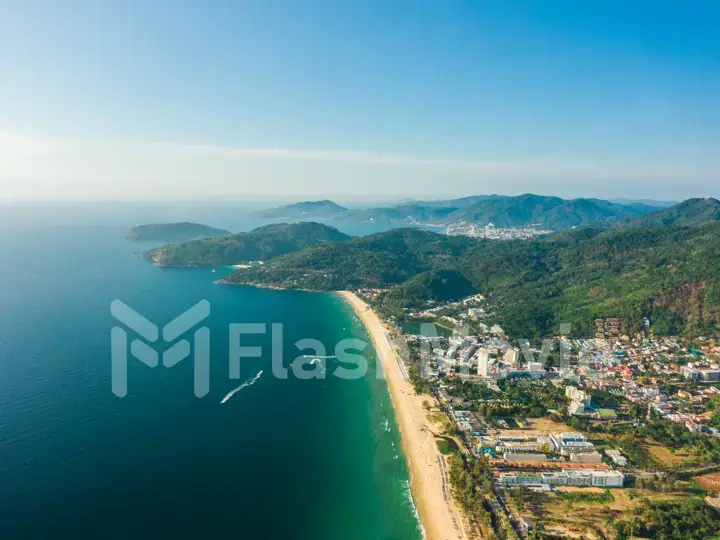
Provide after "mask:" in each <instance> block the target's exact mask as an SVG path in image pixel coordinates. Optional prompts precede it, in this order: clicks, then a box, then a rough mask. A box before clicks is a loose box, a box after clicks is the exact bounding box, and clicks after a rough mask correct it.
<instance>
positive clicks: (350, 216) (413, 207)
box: [339, 203, 457, 224]
mask: <svg viewBox="0 0 720 540" xmlns="http://www.w3.org/2000/svg"><path fill="white" fill-rule="evenodd" d="M455 211H457V208H456V207H445V206H428V205H425V204H422V203H410V204H403V205H398V206H388V207H380V208H369V209H367V210H348V211H346V212H344V213H343V214H341V215H340V216H339V217H340V219H346V220H352V221H361V222H387V223H404V224H417V223H445V222H446V221H447V219H448V216H450V215H451V214H452V213H453V212H455Z"/></svg>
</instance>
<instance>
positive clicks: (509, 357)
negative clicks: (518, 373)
mask: <svg viewBox="0 0 720 540" xmlns="http://www.w3.org/2000/svg"><path fill="white" fill-rule="evenodd" d="M519 359H520V351H518V350H517V349H515V348H510V349H508V350H507V351H506V352H505V355H504V356H503V360H504V361H505V363H506V364H511V365H513V366H514V365H515V364H517V362H518V360H519Z"/></svg>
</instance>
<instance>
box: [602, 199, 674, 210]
mask: <svg viewBox="0 0 720 540" xmlns="http://www.w3.org/2000/svg"><path fill="white" fill-rule="evenodd" d="M610 202H613V203H617V204H625V205H634V204H640V205H643V206H650V207H652V208H666V207H668V206H673V205H674V204H677V203H678V201H656V200H655V199H610Z"/></svg>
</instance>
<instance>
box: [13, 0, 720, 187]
mask: <svg viewBox="0 0 720 540" xmlns="http://www.w3.org/2000/svg"><path fill="white" fill-rule="evenodd" d="M718 28H720V3H718V2H708V1H696V0H686V1H683V2H678V1H665V0H647V1H639V0H635V1H633V0H603V1H602V2H599V1H594V2H582V1H577V0H535V1H530V0H497V1H482V0H467V1H461V0H446V1H442V2H438V1H435V0H413V1H396V0H383V1H376V0H362V1H350V0H348V1H344V0H332V1H325V0H322V1H321V0H304V1H300V0H244V1H222V0H210V1H207V0H206V1H184V0H153V1H150V2H148V1H147V0H143V1H138V0H123V1H112V0H106V1H103V2H97V1H94V0H93V1H78V0H65V1H63V2H56V1H54V0H45V1H41V0H0V199H43V200H56V199H65V200H106V199H109V200H114V199H165V198H173V199H177V198H188V199H223V200H225V199H252V198H268V197H280V198H284V199H291V198H293V197H297V198H302V199H311V198H317V197H323V198H325V197H343V198H344V199H347V198H352V197H358V198H371V197H379V198H383V197H386V198H388V199H390V198H398V197H416V198H428V197H438V198H448V197H452V196H464V195H471V194H483V193H502V194H508V195H514V194H520V193H527V192H533V193H541V194H547V195H558V196H562V197H580V196H593V197H606V198H618V197H625V198H654V199H670V200H678V199H683V198H687V197H691V196H715V197H720V32H718V30H717V29H718Z"/></svg>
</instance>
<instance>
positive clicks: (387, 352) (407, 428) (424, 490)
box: [338, 291, 467, 540]
mask: <svg viewBox="0 0 720 540" xmlns="http://www.w3.org/2000/svg"><path fill="white" fill-rule="evenodd" d="M338 294H339V295H340V296H341V297H342V298H343V299H345V300H346V301H347V302H348V303H349V304H350V305H351V306H352V308H353V309H354V310H355V312H356V313H357V315H358V317H360V320H361V321H362V322H363V324H364V325H365V328H366V329H367V332H368V334H369V335H370V338H371V339H372V341H373V345H374V347H375V352H376V353H377V356H378V360H379V361H380V362H382V368H383V371H384V373H385V379H386V381H387V385H388V389H389V391H390V397H391V400H392V403H393V408H394V409H395V417H396V418H397V422H398V425H399V426H400V435H401V437H402V444H403V451H404V453H405V458H406V459H407V462H408V467H409V468H410V476H411V486H410V487H411V491H412V494H413V498H414V499H415V503H416V505H417V509H418V514H419V515H420V521H421V524H422V526H423V528H424V530H425V535H426V538H427V539H428V540H446V539H448V540H449V539H453V540H455V539H459V540H465V539H466V538H467V536H466V534H465V531H464V523H463V519H462V515H461V513H460V511H459V510H458V509H457V507H456V506H455V504H454V503H453V502H452V501H449V502H446V501H445V500H444V498H443V495H442V471H441V470H440V467H439V465H438V459H441V460H442V459H444V457H443V456H442V455H441V454H440V451H439V450H438V448H437V445H436V444H435V440H434V438H433V437H432V434H431V433H430V431H429V430H428V429H427V420H426V417H425V411H424V409H423V405H422V403H423V401H430V402H432V401H434V398H433V397H432V396H419V395H417V394H416V393H415V390H414V389H413V387H412V385H411V384H410V382H409V381H407V380H405V377H404V376H403V374H402V373H401V371H400V368H399V365H398V362H399V361H400V358H399V357H398V355H397V353H396V352H395V350H394V349H393V347H392V345H391V343H390V341H389V340H388V329H387V327H386V326H385V325H384V324H383V322H382V321H381V320H380V318H379V317H378V316H377V314H376V313H375V312H374V311H373V310H372V308H371V307H370V306H369V305H368V304H367V303H365V302H364V301H363V300H361V299H360V298H359V297H358V296H357V295H356V294H355V293H353V292H351V291H339V292H338ZM456 526H457V527H458V528H459V530H458V528H456Z"/></svg>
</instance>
